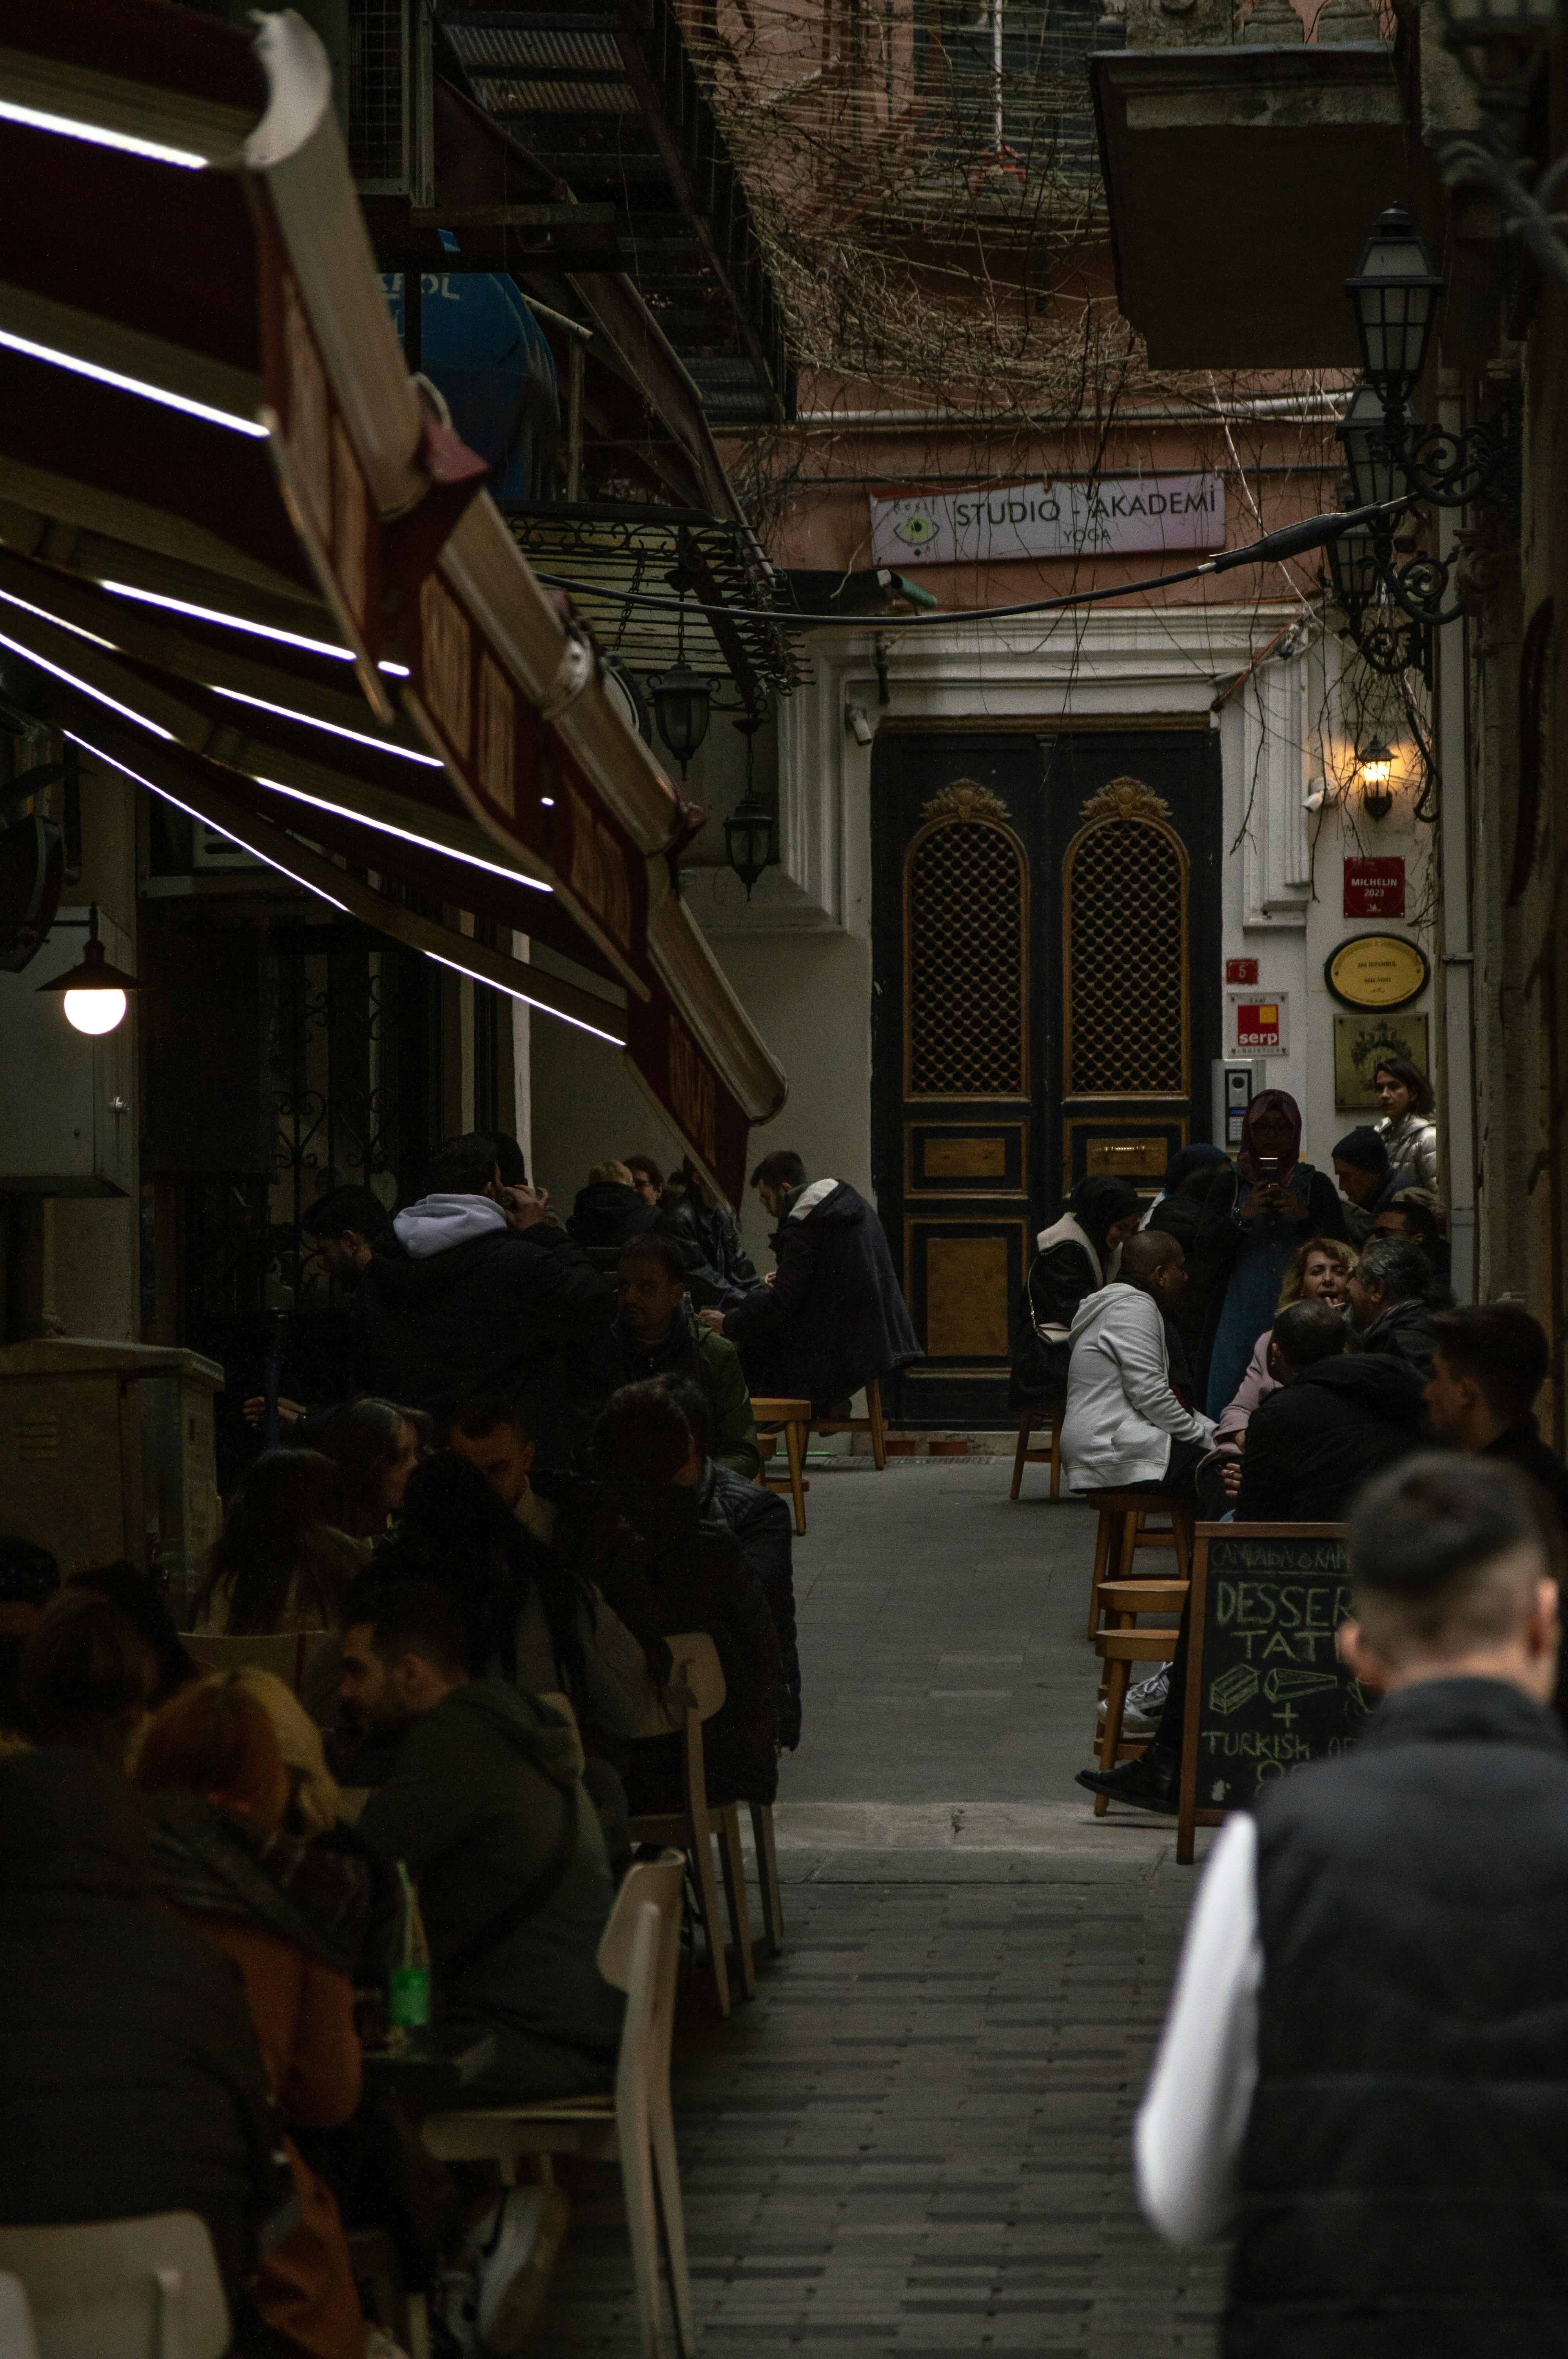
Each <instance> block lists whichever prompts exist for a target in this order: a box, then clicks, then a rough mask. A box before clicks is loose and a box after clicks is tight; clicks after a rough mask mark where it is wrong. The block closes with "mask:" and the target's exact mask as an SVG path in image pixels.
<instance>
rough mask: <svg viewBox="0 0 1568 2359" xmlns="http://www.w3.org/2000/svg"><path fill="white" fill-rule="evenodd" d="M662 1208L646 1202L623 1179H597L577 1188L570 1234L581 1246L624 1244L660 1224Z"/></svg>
mask: <svg viewBox="0 0 1568 2359" xmlns="http://www.w3.org/2000/svg"><path fill="white" fill-rule="evenodd" d="M658 1219H659V1208H658V1206H657V1205H656V1204H644V1203H643V1199H642V1198H641V1196H639V1195H638V1193H637V1190H635V1188H628V1187H627V1186H626V1184H625V1182H624V1180H591V1181H590V1182H589V1185H588V1186H587V1187H586V1188H579V1190H578V1191H577V1201H576V1203H575V1204H574V1205H573V1206H572V1215H571V1218H570V1220H569V1221H568V1223H567V1234H568V1237H570V1238H571V1239H572V1240H573V1241H574V1243H575V1244H577V1245H624V1244H625V1242H626V1240H627V1238H628V1237H640V1236H641V1235H642V1234H643V1231H644V1230H645V1229H652V1228H655V1227H657V1225H658Z"/></svg>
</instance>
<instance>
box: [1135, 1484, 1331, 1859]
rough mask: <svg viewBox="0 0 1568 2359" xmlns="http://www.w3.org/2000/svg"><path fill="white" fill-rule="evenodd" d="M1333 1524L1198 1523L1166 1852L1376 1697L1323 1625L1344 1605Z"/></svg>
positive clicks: (1182, 1851)
mask: <svg viewBox="0 0 1568 2359" xmlns="http://www.w3.org/2000/svg"><path fill="white" fill-rule="evenodd" d="M1344 1529H1345V1527H1344V1526H1343V1525H1342V1524H1199V1526H1198V1527H1197V1531H1196V1534H1195V1543H1194V1549H1193V1575H1192V1593H1191V1597H1190V1600H1189V1604H1188V1612H1189V1614H1190V1617H1191V1618H1190V1622H1189V1625H1188V1627H1189V1638H1188V1649H1187V1691H1186V1713H1185V1719H1184V1725H1183V1744H1182V1786H1181V1808H1180V1819H1179V1823H1178V1828H1177V1843H1176V1856H1177V1858H1178V1859H1179V1860H1180V1861H1181V1862H1182V1863H1183V1864H1184V1865H1185V1864H1189V1863H1190V1862H1191V1860H1192V1856H1193V1829H1194V1827H1195V1826H1215V1825H1217V1823H1218V1821H1220V1820H1221V1819H1222V1818H1223V1817H1224V1815H1225V1813H1226V1811H1227V1810H1236V1809H1238V1807H1239V1806H1241V1805H1242V1804H1245V1803H1247V1802H1250V1801H1251V1800H1252V1799H1253V1797H1254V1795H1256V1793H1257V1792H1258V1790H1259V1788H1260V1787H1262V1786H1265V1785H1267V1784H1268V1783H1269V1781H1270V1779H1271V1778H1274V1777H1283V1776H1284V1775H1285V1773H1286V1771H1287V1770H1290V1769H1293V1768H1295V1767H1298V1765H1299V1764H1300V1763H1302V1762H1303V1761H1321V1760H1324V1759H1325V1758H1327V1757H1329V1756H1332V1755H1334V1754H1336V1753H1343V1752H1344V1750H1345V1748H1346V1745H1354V1744H1355V1742H1356V1740H1357V1737H1358V1736H1359V1735H1360V1734H1361V1731H1362V1729H1363V1727H1364V1726H1365V1724H1366V1720H1367V1714H1368V1711H1369V1710H1370V1709H1371V1707H1372V1705H1373V1703H1374V1702H1375V1701H1376V1698H1375V1697H1373V1696H1371V1695H1369V1694H1368V1691H1367V1690H1365V1689H1364V1688H1363V1687H1362V1686H1361V1684H1360V1682H1359V1681H1358V1680H1355V1679H1352V1677H1351V1675H1350V1673H1349V1672H1348V1671H1347V1670H1346V1669H1345V1668H1344V1666H1343V1664H1342V1663H1341V1662H1340V1660H1339V1658H1338V1656H1337V1654H1336V1651H1335V1643H1334V1634H1335V1632H1336V1630H1337V1629H1338V1627H1339V1625H1340V1624H1341V1622H1343V1621H1345V1620H1346V1618H1347V1616H1348V1614H1349V1613H1350V1582H1349V1576H1348V1574H1347V1573H1346V1568H1345V1545H1344Z"/></svg>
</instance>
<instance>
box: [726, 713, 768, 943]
mask: <svg viewBox="0 0 1568 2359" xmlns="http://www.w3.org/2000/svg"><path fill="white" fill-rule="evenodd" d="M766 719H767V714H766V713H765V712H748V713H747V715H746V718H745V720H744V721H737V722H736V723H735V727H736V728H737V730H738V731H739V732H740V734H741V736H742V737H743V738H744V739H745V741H746V791H745V793H744V794H743V795H742V796H741V799H740V801H739V802H738V803H737V804H736V806H735V808H734V810H732V811H731V812H730V816H729V818H728V819H727V820H726V821H725V822H724V856H725V858H726V859H727V860H728V861H729V863H730V867H731V868H732V869H733V870H734V871H735V874H736V875H737V876H738V877H739V878H740V879H741V884H742V885H743V886H745V887H746V898H747V900H748V901H749V900H750V899H751V897H752V886H753V885H754V884H755V883H756V881H757V879H758V877H759V876H760V875H762V871H763V869H764V868H772V867H773V865H774V864H775V863H776V861H777V859H778V856H779V823H778V821H777V819H776V818H775V817H774V815H773V812H772V811H771V810H769V809H768V807H767V805H766V803H765V802H763V801H762V798H761V796H760V795H759V794H758V793H757V790H756V788H755V787H754V786H753V785H752V754H753V751H754V747H755V740H756V734H757V732H758V730H759V729H760V728H761V727H762V723H764V721H765V720H766Z"/></svg>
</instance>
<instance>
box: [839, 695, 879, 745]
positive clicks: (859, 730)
mask: <svg viewBox="0 0 1568 2359" xmlns="http://www.w3.org/2000/svg"><path fill="white" fill-rule="evenodd" d="M844 726H845V728H846V729H847V730H848V731H849V734H850V735H851V736H852V737H853V738H854V741H855V743H856V745H870V744H871V740H872V739H873V738H874V737H875V735H876V734H877V733H876V731H875V730H874V729H873V728H872V727H871V722H870V720H869V719H868V718H867V715H866V708H865V706H864V705H863V704H851V705H849V706H847V707H846V708H845V712H844Z"/></svg>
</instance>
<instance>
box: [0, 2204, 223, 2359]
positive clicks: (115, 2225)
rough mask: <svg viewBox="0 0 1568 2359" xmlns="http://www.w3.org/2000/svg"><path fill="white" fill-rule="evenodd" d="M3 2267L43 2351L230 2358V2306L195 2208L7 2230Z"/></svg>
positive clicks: (2, 2236)
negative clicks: (22, 2296)
mask: <svg viewBox="0 0 1568 2359" xmlns="http://www.w3.org/2000/svg"><path fill="white" fill-rule="evenodd" d="M0 2272H4V2274H5V2276H7V2277H16V2278H18V2279H19V2280H20V2282H21V2285H22V2288H23V2290H24V2291H25V2293H26V2294H27V2305H28V2308H29V2309H30V2310H31V2311H32V2326H33V2335H34V2339H35V2341H36V2343H37V2346H38V2359H221V2354H222V2353H223V2352H225V2351H227V2350H228V2348H229V2334H230V2328H229V2310H228V2304H227V2303H226V2301H225V2300H224V2299H223V2281H222V2278H221V2277H220V2276H219V2275H218V2263H217V2259H216V2257H215V2256H214V2254H213V2251H212V2239H211V2236H210V2235H209V2234H208V2233H207V2229H206V2225H205V2223H203V2222H202V2221H200V2220H199V2219H198V2218H197V2217H196V2215H195V2213H194V2212H155V2213H153V2214H152V2215H151V2216H150V2217H148V2218H147V2219H145V2220H99V2221H94V2222H93V2223H92V2224H91V2225H84V2226H81V2227H77V2226H71V2227H65V2228H0Z"/></svg>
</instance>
